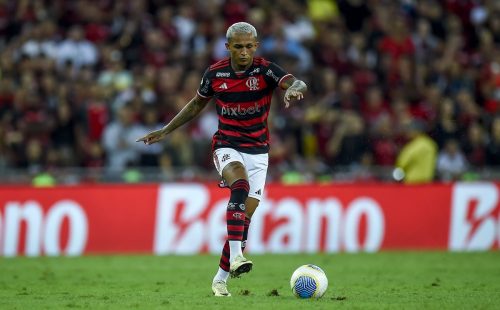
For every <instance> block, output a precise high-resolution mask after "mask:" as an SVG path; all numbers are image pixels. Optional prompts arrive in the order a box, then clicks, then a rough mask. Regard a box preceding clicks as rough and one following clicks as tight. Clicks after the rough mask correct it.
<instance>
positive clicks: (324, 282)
mask: <svg viewBox="0 0 500 310" xmlns="http://www.w3.org/2000/svg"><path fill="white" fill-rule="evenodd" d="M290 287H291V288H292V292H293V294H294V295H295V296H296V297H299V298H320V297H321V296H323V294H325V292H326V289H327V288H328V279H327V278H326V274H325V272H324V271H323V270H322V269H321V268H319V267H318V266H316V265H312V264H308V265H302V266H300V267H299V268H297V269H296V270H295V271H294V273H293V274H292V278H291V279H290Z"/></svg>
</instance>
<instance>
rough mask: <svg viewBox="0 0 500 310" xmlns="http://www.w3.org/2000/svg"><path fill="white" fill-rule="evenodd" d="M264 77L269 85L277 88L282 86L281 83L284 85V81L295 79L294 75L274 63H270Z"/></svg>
mask: <svg viewBox="0 0 500 310" xmlns="http://www.w3.org/2000/svg"><path fill="white" fill-rule="evenodd" d="M264 75H265V78H266V81H267V83H268V84H269V85H272V86H273V87H275V88H276V87H278V86H281V83H283V81H285V80H287V79H289V78H292V77H293V75H292V74H290V73H288V72H286V71H285V70H283V68H281V67H280V66H278V65H277V64H275V63H273V62H270V63H269V65H268V66H267V68H266V70H265V72H264Z"/></svg>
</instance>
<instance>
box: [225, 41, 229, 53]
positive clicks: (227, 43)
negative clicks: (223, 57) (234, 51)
mask: <svg viewBox="0 0 500 310" xmlns="http://www.w3.org/2000/svg"><path fill="white" fill-rule="evenodd" d="M226 49H227V50H228V51H229V42H226Z"/></svg>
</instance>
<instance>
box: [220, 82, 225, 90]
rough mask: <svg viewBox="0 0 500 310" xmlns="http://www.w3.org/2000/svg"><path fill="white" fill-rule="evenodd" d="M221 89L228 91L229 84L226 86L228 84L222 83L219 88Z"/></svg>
mask: <svg viewBox="0 0 500 310" xmlns="http://www.w3.org/2000/svg"><path fill="white" fill-rule="evenodd" d="M219 89H227V84H226V83H222V84H221V85H220V86H219Z"/></svg>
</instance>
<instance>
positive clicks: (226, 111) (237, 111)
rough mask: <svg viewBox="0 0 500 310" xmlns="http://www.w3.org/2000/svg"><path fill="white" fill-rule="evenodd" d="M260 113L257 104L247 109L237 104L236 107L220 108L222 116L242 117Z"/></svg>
mask: <svg viewBox="0 0 500 310" xmlns="http://www.w3.org/2000/svg"><path fill="white" fill-rule="evenodd" d="M258 112H260V107H259V105H258V104H257V102H256V103H255V104H254V105H253V106H250V107H248V108H243V107H242V106H241V105H239V104H238V106H236V107H222V111H221V113H222V116H244V115H247V114H250V115H252V114H255V113H258Z"/></svg>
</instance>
